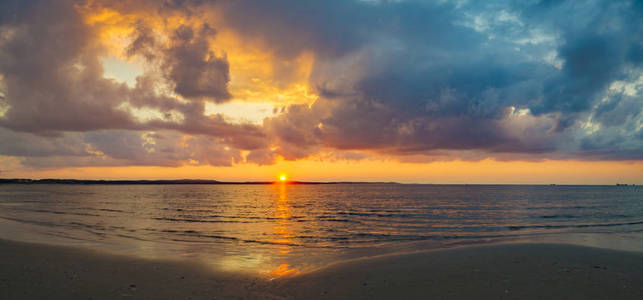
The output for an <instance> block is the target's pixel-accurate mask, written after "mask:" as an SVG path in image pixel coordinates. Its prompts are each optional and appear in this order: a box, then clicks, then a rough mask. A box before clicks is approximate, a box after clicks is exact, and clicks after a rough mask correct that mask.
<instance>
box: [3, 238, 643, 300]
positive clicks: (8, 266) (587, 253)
mask: <svg viewBox="0 0 643 300" xmlns="http://www.w3.org/2000/svg"><path fill="white" fill-rule="evenodd" d="M0 298H1V299H114V298H125V299H545V298H550V299H551V298H553V299H643V254H642V253H638V252H636V253H635V252H623V251H614V250H605V249H597V248H589V247H580V246H570V245H557V244H506V245H491V246H474V247H466V248H456V249H443V250H433V251H424V252H417V253H412V254H398V255H386V256H379V257H374V258H367V259H358V260H352V261H347V262H338V263H335V264H333V265H330V266H327V267H325V268H322V269H319V270H315V271H312V272H309V273H306V274H298V275H295V276H290V277H284V278H279V279H276V280H268V279H267V278H263V277H260V276H257V275H252V274H241V273H230V272H218V271H214V270H212V269H208V268H207V267H205V266H202V265H198V264H196V263H195V262H185V261H160V260H145V259H139V258H133V257H126V256H115V255H108V254H103V253H99V252H96V251H92V250H86V249H75V248H66V247H57V246H46V245H38V244H28V243H18V242H11V241H2V240H0Z"/></svg>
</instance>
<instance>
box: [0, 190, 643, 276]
mask: <svg viewBox="0 0 643 300" xmlns="http://www.w3.org/2000/svg"><path fill="white" fill-rule="evenodd" d="M0 238H4V239H12V240H20V241H29V242H39V243H50V244H59V245H75V246H81V247H90V248H94V249H100V250H104V251H110V252H117V253H124V254H128V255H139V256H143V257H154V258H188V259H198V260H200V261H202V262H204V263H207V264H211V265H212V266H213V267H216V268H222V269H229V270H246V271H257V272H262V273H265V274H271V275H272V276H281V275H285V274H290V273H294V272H301V271H303V270H307V269H311V268H315V267H318V266H322V265H325V264H327V263H330V262H332V261H335V260H339V259H346V258H354V257H360V256H365V255H377V254H383V253H390V252H399V251H413V250H419V249H426V248H434V247H447V246H451V245H461V244H476V243H487V242H497V241H516V240H518V241H534V240H536V241H561V242H571V243H581V244H589V245H598V246H604V247H621V248H625V249H626V250H634V251H637V250H641V251H643V189H642V188H641V187H639V186H625V187H622V186H621V187H617V186H519V185H505V186H501V185H489V186H485V185H399V184H330V185H291V184H273V185H53V184H52V185H0Z"/></svg>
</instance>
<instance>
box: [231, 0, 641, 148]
mask: <svg viewBox="0 0 643 300" xmlns="http://www.w3.org/2000/svg"><path fill="white" fill-rule="evenodd" d="M271 4H275V6H271V7H265V8H264V9H261V10H259V9H257V7H256V6H255V3H252V2H250V3H249V2H244V1H240V2H234V3H232V4H229V5H227V6H226V5H224V7H225V8H226V9H227V10H226V12H229V13H230V15H231V16H237V14H242V13H243V12H247V13H248V14H250V15H252V16H254V17H253V18H252V20H251V21H250V22H249V23H243V24H241V19H240V18H233V17H230V18H231V19H232V20H231V21H230V24H232V25H233V26H236V28H238V30H239V31H241V32H243V33H246V34H250V35H256V36H258V37H259V38H262V39H264V40H266V41H267V42H268V43H271V45H272V46H273V47H274V49H275V53H277V54H280V55H296V54H297V53H300V52H302V51H305V50H313V51H317V52H318V53H322V54H323V56H322V57H321V58H320V59H319V61H317V63H316V70H314V71H313V77H312V78H311V80H312V83H313V85H314V86H318V87H320V94H321V95H322V99H320V100H318V101H317V103H315V104H314V105H313V106H311V107H310V108H303V109H302V108H295V109H291V110H289V111H288V113H286V114H284V115H280V116H278V117H276V118H275V119H273V120H270V121H268V122H266V123H265V124H267V125H268V126H266V129H267V130H269V131H271V132H272V134H273V135H275V136H276V137H277V139H278V140H280V141H282V142H284V143H287V145H290V146H292V145H299V150H300V151H296V150H294V149H292V147H291V148H289V150H288V151H289V152H291V153H290V154H291V155H292V156H296V157H301V156H305V155H307V153H310V152H311V151H314V149H316V148H315V147H317V146H320V145H322V146H327V147H336V148H340V149H371V150H377V151H381V152H385V153H393V154H409V153H422V152H426V153H429V152H431V151H432V150H437V149H445V150H476V149H477V150H481V151H486V152H488V153H490V154H489V155H492V156H497V157H499V156H501V155H502V154H501V153H552V154H551V156H552V157H554V156H559V155H561V153H567V154H569V155H571V156H573V157H578V158H583V157H587V158H594V157H599V156H600V159H606V158H607V157H611V158H612V159H639V155H635V154H636V153H637V151H638V152H641V151H643V144H642V143H641V141H640V139H639V138H637V137H638V136H640V132H641V128H640V125H636V124H640V120H641V109H642V107H643V104H642V103H641V96H640V94H636V95H635V96H631V97H630V98H631V99H630V100H628V103H629V104H626V103H624V104H623V105H622V106H620V105H618V103H619V102H620V101H622V100H620V99H623V97H622V96H623V95H622V93H620V94H619V93H608V92H607V89H608V88H609V87H610V85H611V84H612V83H614V82H615V81H617V80H621V81H624V82H626V83H628V84H631V83H633V82H636V81H637V80H638V78H640V76H641V60H640V57H641V55H640V54H639V53H637V49H640V48H641V41H642V30H643V26H642V23H641V20H643V18H642V17H641V5H640V4H637V3H634V2H632V1H593V2H589V3H585V2H583V5H580V6H579V5H578V4H579V3H578V2H577V1H559V2H556V3H549V2H541V3H538V2H537V3H535V4H533V5H522V4H521V3H519V4H520V5H517V4H516V3H511V2H502V1H497V2H491V1H490V2H484V3H483V4H481V3H464V4H462V6H457V5H454V4H451V3H448V2H447V3H444V2H443V3H438V4H436V3H433V4H432V3H427V2H420V1H400V2H377V1H369V2H365V1H352V2H346V1H328V2H324V3H323V4H319V3H317V4H310V3H306V2H299V3H298V4H297V5H295V7H294V8H293V9H289V8H286V7H285V6H286V4H284V3H283V2H282V1H275V2H271ZM263 5H266V6H267V5H268V4H263ZM258 6H260V7H261V4H259V5H258ZM346 10H349V11H353V12H354V15H351V17H348V16H345V15H344V14H342V12H344V11H346ZM324 19H328V20H332V22H328V24H322V22H320V21H319V20H324ZM235 20H236V21H235ZM295 24H296V26H295ZM268 28H279V30H278V32H279V34H277V33H276V32H275V33H272V34H271V33H270V32H268V30H269V29H268ZM336 28H342V30H343V31H342V33H341V34H335V32H336ZM354 36H357V37H358V38H353V37H354ZM285 45H294V46H293V47H288V49H282V47H285ZM546 55H549V57H546ZM351 56H353V57H357V58H355V59H353V61H357V63H355V65H356V66H357V68H359V69H361V70H360V71H359V72H356V74H357V75H351V76H350V77H349V78H348V81H349V82H348V83H347V82H346V81H347V80H346V79H347V78H345V73H346V72H354V71H353V70H348V69H345V68H343V67H341V66H339V67H332V65H334V64H337V65H340V64H342V65H346V64H347V63H346V61H349V62H350V61H351V59H350V58H347V57H351ZM557 64H560V65H557ZM329 65H331V67H329ZM328 70H335V72H333V71H330V72H329V71H328ZM338 78H340V79H338ZM606 97H607V100H605V98H606ZM605 103H611V104H609V105H607V104H605ZM618 106H620V107H628V109H619V110H616V111H614V112H613V113H611V114H610V115H611V117H609V118H608V117H607V114H606V112H605V111H607V110H613V109H616V107H618ZM320 107H323V109H319V108H320ZM596 107H598V110H596ZM526 109H529V110H528V111H527V113H524V112H523V113H519V111H521V110H526ZM320 110H323V111H324V112H323V113H320ZM510 110H512V111H513V112H511V113H510V112H509V111H510ZM625 114H629V115H625ZM619 119H621V120H624V119H628V120H630V121H629V122H630V123H631V125H630V126H624V125H623V126H621V125H617V124H616V120H619ZM302 120H303V121H302ZM608 120H609V121H608ZM637 122H638V123H637ZM520 124H530V125H534V126H535V127H533V128H530V127H526V126H521V125H520ZM593 126H594V127H595V126H598V128H599V129H596V130H589V129H587V130H585V129H582V128H590V127H593ZM614 126H617V127H616V128H612V127H614ZM517 128H522V129H521V131H519V130H518V129H517ZM606 137H610V138H609V139H607V138H606ZM590 145H591V146H590ZM592 147H593V148H598V150H602V151H598V150H597V149H593V148H592ZM591 148H592V149H591ZM493 153H497V154H493Z"/></svg>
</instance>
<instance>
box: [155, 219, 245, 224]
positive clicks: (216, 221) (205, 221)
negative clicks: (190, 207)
mask: <svg viewBox="0 0 643 300" xmlns="http://www.w3.org/2000/svg"><path fill="white" fill-rule="evenodd" d="M152 219H154V220H158V221H170V222H186V223H253V222H249V221H230V220H197V219H177V218H152Z"/></svg>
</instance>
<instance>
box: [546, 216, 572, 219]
mask: <svg viewBox="0 0 643 300" xmlns="http://www.w3.org/2000/svg"><path fill="white" fill-rule="evenodd" d="M540 218H542V219H573V218H578V216H574V215H545V216H540Z"/></svg>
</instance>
